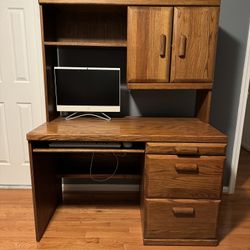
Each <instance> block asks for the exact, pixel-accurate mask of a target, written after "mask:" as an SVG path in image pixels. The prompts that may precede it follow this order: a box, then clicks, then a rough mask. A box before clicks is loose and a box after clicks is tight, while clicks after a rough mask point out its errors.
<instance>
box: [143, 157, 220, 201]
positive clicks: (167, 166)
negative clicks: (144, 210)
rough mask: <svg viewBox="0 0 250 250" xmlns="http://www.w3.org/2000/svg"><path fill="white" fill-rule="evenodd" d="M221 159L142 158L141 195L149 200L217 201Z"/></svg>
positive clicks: (218, 197)
mask: <svg viewBox="0 0 250 250" xmlns="http://www.w3.org/2000/svg"><path fill="white" fill-rule="evenodd" d="M224 160H225V157H223V156H208V157H206V156H202V157H198V158H195V157H193V158H192V157H178V156H175V155H151V154H147V155H146V162H145V167H146V171H145V195H146V197H149V198H183V199H184V198H187V199H188V198H191V199H192V198H193V199H194V198H198V199H199V198H200V199H220V196H221V188H222V176H223V169H224Z"/></svg>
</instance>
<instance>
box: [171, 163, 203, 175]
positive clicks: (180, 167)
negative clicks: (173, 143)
mask: <svg viewBox="0 0 250 250" xmlns="http://www.w3.org/2000/svg"><path fill="white" fill-rule="evenodd" d="M175 170H176V172H177V173H188V174H197V173H198V172H199V167H198V165H197V164H190V163H176V164H175Z"/></svg>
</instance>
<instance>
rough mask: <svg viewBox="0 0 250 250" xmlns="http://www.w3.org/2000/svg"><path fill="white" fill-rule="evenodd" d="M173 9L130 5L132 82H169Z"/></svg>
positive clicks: (130, 80)
mask: <svg viewBox="0 0 250 250" xmlns="http://www.w3.org/2000/svg"><path fill="white" fill-rule="evenodd" d="M172 16H173V8H171V7H129V8H128V48H127V49H128V58H127V60H128V61H127V80H128V82H169V68H170V48H171V33H172Z"/></svg>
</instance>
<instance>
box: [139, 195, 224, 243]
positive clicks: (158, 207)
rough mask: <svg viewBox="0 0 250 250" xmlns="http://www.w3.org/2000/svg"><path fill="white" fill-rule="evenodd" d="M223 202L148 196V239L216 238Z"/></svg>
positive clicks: (146, 210) (146, 225) (146, 220)
mask: <svg viewBox="0 0 250 250" xmlns="http://www.w3.org/2000/svg"><path fill="white" fill-rule="evenodd" d="M219 204H220V201H217V200H210V201H209V200H170V199H146V201H145V214H144V219H145V223H144V238H146V239H178V238H179V239H213V238H216V225H217V218H218V211H219Z"/></svg>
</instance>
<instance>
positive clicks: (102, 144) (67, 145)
mask: <svg viewBox="0 0 250 250" xmlns="http://www.w3.org/2000/svg"><path fill="white" fill-rule="evenodd" d="M121 146H122V144H121V143H120V142H86V141H82V142H63V141H60V142H51V143H49V147H51V148H121Z"/></svg>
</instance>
